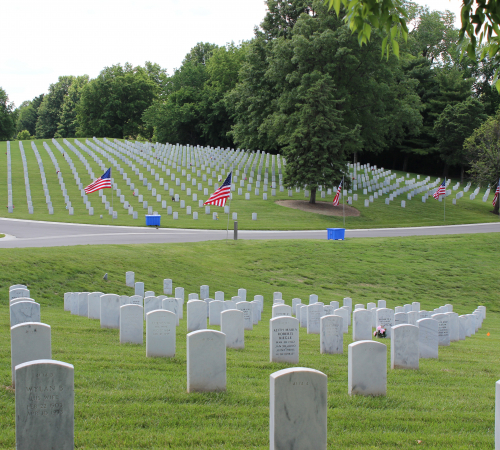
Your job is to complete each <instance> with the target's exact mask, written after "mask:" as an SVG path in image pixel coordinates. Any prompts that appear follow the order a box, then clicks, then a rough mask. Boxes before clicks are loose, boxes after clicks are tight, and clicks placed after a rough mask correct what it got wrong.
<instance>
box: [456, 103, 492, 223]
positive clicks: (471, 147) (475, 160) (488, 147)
mask: <svg viewBox="0 0 500 450" xmlns="http://www.w3.org/2000/svg"><path fill="white" fill-rule="evenodd" d="M464 150H465V151H466V154H467V157H468V161H469V164H470V166H471V169H470V170H469V174H470V175H471V178H472V179H473V180H474V181H476V182H477V183H480V184H482V185H489V186H491V187H492V188H493V189H495V188H496V186H497V183H498V181H499V178H500V112H497V114H496V115H495V116H492V117H490V118H489V119H488V120H487V121H486V122H484V123H483V124H482V125H481V126H480V127H479V128H477V129H476V130H475V131H474V132H473V133H472V135H471V136H470V137H469V138H467V139H466V140H465V143H464ZM499 204H500V201H497V202H496V204H495V207H494V210H493V212H494V214H497V215H498V214H499Z"/></svg>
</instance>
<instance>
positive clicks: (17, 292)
mask: <svg viewBox="0 0 500 450" xmlns="http://www.w3.org/2000/svg"><path fill="white" fill-rule="evenodd" d="M29 296H30V291H29V289H25V288H17V289H16V288H15V289H9V300H14V299H15V298H21V297H29Z"/></svg>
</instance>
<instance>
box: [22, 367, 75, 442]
mask: <svg viewBox="0 0 500 450" xmlns="http://www.w3.org/2000/svg"><path fill="white" fill-rule="evenodd" d="M15 377H16V449H18V450H31V449H37V450H52V449H57V450H73V449H74V417H75V409H74V403H75V402H74V398H75V394H74V368H73V366H72V365H71V364H67V363H64V362H61V361H55V360H52V359H39V360H35V361H28V362H25V363H22V364H19V365H18V366H16V369H15Z"/></svg>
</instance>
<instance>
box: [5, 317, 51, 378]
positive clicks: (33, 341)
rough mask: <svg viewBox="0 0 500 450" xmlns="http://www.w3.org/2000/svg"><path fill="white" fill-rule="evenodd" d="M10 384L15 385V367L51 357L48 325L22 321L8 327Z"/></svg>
mask: <svg viewBox="0 0 500 450" xmlns="http://www.w3.org/2000/svg"><path fill="white" fill-rule="evenodd" d="M10 355H11V371H12V386H13V387H15V381H16V379H15V375H16V374H15V368H16V366H17V365H18V364H22V363H25V362H28V361H33V360H35V359H52V346H51V337H50V325H47V324H45V323H40V322H24V323H20V324H18V325H14V326H13V327H12V328H11V329H10Z"/></svg>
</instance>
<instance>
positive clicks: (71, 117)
mask: <svg viewBox="0 0 500 450" xmlns="http://www.w3.org/2000/svg"><path fill="white" fill-rule="evenodd" d="M88 82H89V76H88V75H82V76H79V77H75V78H74V80H73V82H72V83H71V86H70V87H69V89H68V94H67V95H66V96H65V97H64V100H63V103H62V105H61V113H60V118H59V123H58V124H57V132H56V134H55V137H62V138H67V137H75V136H76V127H77V121H76V105H78V102H79V101H80V96H81V93H82V89H83V87H84V86H85V85H86V84H87V83H88Z"/></svg>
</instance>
